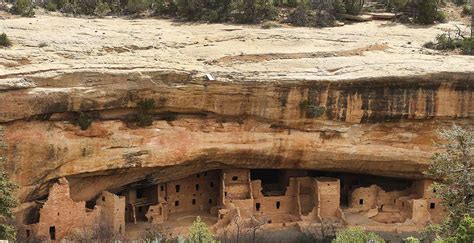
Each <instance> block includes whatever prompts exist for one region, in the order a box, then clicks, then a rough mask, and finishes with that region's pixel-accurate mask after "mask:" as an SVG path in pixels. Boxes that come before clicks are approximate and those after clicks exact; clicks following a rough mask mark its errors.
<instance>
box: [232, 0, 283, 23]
mask: <svg viewBox="0 0 474 243" xmlns="http://www.w3.org/2000/svg"><path fill="white" fill-rule="evenodd" d="M234 11H235V14H234V16H233V17H234V20H235V21H236V22H238V23H258V22H261V21H262V20H274V19H275V18H276V17H277V16H278V11H277V9H276V8H275V6H273V3H272V1H271V0H241V1H237V2H236V4H235V10H234Z"/></svg>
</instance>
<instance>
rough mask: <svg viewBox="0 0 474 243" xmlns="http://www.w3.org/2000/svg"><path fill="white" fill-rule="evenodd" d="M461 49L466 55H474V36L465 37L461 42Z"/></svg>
mask: <svg viewBox="0 0 474 243" xmlns="http://www.w3.org/2000/svg"><path fill="white" fill-rule="evenodd" d="M461 51H462V53H463V54H465V55H474V38H469V37H468V38H464V39H463V40H462V43H461Z"/></svg>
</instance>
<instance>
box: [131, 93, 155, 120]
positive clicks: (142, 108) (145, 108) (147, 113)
mask: <svg viewBox="0 0 474 243" xmlns="http://www.w3.org/2000/svg"><path fill="white" fill-rule="evenodd" d="M155 107H156V105H155V100H153V99H145V100H141V101H139V102H138V103H137V107H136V109H137V114H136V116H135V123H136V124H137V126H139V127H146V126H150V125H152V124H153V116H152V111H153V109H155Z"/></svg>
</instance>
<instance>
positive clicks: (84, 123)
mask: <svg viewBox="0 0 474 243" xmlns="http://www.w3.org/2000/svg"><path fill="white" fill-rule="evenodd" d="M77 124H78V125H79V127H80V128H81V130H82V131H85V130H87V128H89V127H90V126H91V124H92V118H91V117H90V116H88V115H87V114H85V113H82V112H81V113H80V114H79V118H78V119H77Z"/></svg>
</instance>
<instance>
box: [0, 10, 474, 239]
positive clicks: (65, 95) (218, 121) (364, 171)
mask: <svg viewBox="0 0 474 243" xmlns="http://www.w3.org/2000/svg"><path fill="white" fill-rule="evenodd" d="M97 2H99V1H97ZM101 2H103V1H101ZM0 18H1V19H0V22H2V28H3V29H2V32H3V31H5V32H8V33H7V34H8V36H9V37H10V38H11V41H12V44H13V45H12V46H11V47H9V48H5V49H3V48H2V49H0V160H1V161H0V163H2V165H4V166H3V167H4V169H5V171H6V172H7V173H8V175H9V177H10V179H11V181H12V182H14V183H15V184H16V185H18V189H17V190H16V191H15V197H16V198H18V201H19V205H18V206H17V208H15V209H14V215H15V219H12V225H13V224H14V223H16V227H17V229H18V237H19V241H22V240H23V239H25V241H26V239H30V240H31V241H33V240H36V239H42V240H46V241H47V240H51V241H56V242H59V241H60V240H62V239H65V238H67V239H70V238H71V237H72V238H74V237H78V238H80V237H81V236H84V235H90V234H95V233H101V234H108V235H114V236H115V235H118V236H121V237H123V238H125V239H126V240H130V239H131V240H135V239H137V238H139V237H140V236H141V235H142V234H143V233H146V232H147V231H155V230H156V231H157V232H159V233H160V234H162V235H164V236H166V237H167V238H173V237H176V236H186V234H187V233H188V230H189V226H190V225H191V224H192V222H193V221H194V220H195V219H196V217H197V216H199V217H200V218H201V219H202V221H203V222H204V223H205V224H206V225H207V226H209V228H210V230H211V231H212V233H213V234H215V236H216V237H221V236H222V237H225V236H226V235H227V236H229V235H231V236H232V235H235V234H236V232H237V231H238V229H239V228H240V229H242V230H244V229H245V231H248V230H247V229H249V230H252V229H258V230H260V231H262V232H263V231H265V232H269V233H268V235H272V234H273V233H275V235H278V236H281V235H284V234H286V233H287V232H297V233H298V234H300V235H302V234H301V233H311V232H312V231H313V230H315V229H318V230H319V229H322V228H324V227H325V226H328V227H329V226H330V227H334V228H339V227H345V226H360V227H362V228H364V229H365V230H367V231H374V232H377V233H379V232H387V234H388V233H391V234H393V235H401V234H405V233H406V234H409V233H410V234H411V233H412V232H414V233H417V232H419V231H420V230H421V229H422V228H423V227H424V226H425V225H427V224H429V223H430V222H440V221H441V220H442V219H443V216H444V208H443V206H442V205H441V203H440V201H439V199H437V198H435V196H434V192H433V189H432V181H431V180H432V179H433V178H429V177H427V175H426V174H425V173H424V172H426V170H427V169H428V167H429V164H430V160H431V157H432V155H433V154H434V153H436V152H439V149H438V148H436V147H435V146H433V141H435V142H439V141H438V140H437V131H439V130H442V129H446V128H449V127H451V126H452V124H456V125H458V126H460V127H463V128H468V129H471V130H472V128H473V127H474V122H473V121H474V119H473V116H474V99H473V97H474V96H473V94H474V85H473V83H474V82H473V81H474V71H473V70H474V57H472V56H465V55H459V54H458V53H456V55H449V56H448V55H447V54H446V53H445V52H441V51H438V50H433V49H427V48H425V47H424V44H425V42H426V41H429V40H435V38H436V36H437V35H438V34H441V33H444V32H445V30H446V29H450V30H451V31H452V33H455V32H456V33H457V31H458V28H456V27H457V26H458V25H454V24H453V23H444V24H440V25H433V26H426V27H423V28H419V27H416V28H413V27H411V26H409V25H405V24H399V23H396V22H391V21H390V22H388V21H385V20H377V21H370V22H362V23H351V24H347V25H345V26H343V27H328V28H304V27H298V28H293V27H290V26H282V27H280V28H270V29H266V28H260V27H257V26H254V25H240V24H233V25H230V24H211V23H201V22H199V23H192V24H189V23H177V22H174V21H170V20H168V19H158V18H150V19H148V18H143V19H126V18H120V17H119V18H109V17H106V18H94V19H91V18H79V17H77V18H76V17H74V18H72V17H67V18H66V17H64V16H56V15H53V14H50V13H44V14H43V13H39V12H38V13H37V17H35V18H23V17H18V16H14V17H11V18H10V17H8V16H7V17H5V19H3V15H2V16H0ZM58 33H61V34H58ZM388 37H389V38H388ZM45 44H47V45H45ZM285 230H286V231H285ZM407 236H409V235H407ZM294 238H296V237H294ZM399 239H401V238H399ZM267 242H271V241H267Z"/></svg>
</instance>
